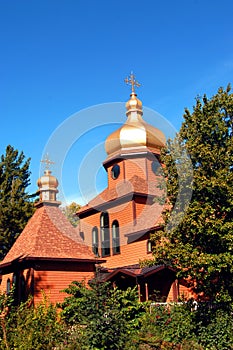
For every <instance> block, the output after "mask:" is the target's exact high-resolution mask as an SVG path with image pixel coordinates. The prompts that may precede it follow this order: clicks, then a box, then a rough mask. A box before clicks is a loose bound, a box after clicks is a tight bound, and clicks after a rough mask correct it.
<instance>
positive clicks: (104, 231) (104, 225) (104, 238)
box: [100, 212, 110, 256]
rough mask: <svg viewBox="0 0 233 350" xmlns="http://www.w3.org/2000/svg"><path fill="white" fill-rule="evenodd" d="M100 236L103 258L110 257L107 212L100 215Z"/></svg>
mask: <svg viewBox="0 0 233 350" xmlns="http://www.w3.org/2000/svg"><path fill="white" fill-rule="evenodd" d="M100 234H101V249H102V256H107V255H110V234H109V215H108V213H107V212H104V213H102V214H101V215H100Z"/></svg>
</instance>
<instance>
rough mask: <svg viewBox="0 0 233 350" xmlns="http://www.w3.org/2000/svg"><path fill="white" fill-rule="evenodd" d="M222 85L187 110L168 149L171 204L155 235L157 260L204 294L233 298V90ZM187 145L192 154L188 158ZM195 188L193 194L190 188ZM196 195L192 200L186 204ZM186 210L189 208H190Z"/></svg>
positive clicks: (220, 298)
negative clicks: (209, 96) (175, 270)
mask: <svg viewBox="0 0 233 350" xmlns="http://www.w3.org/2000/svg"><path fill="white" fill-rule="evenodd" d="M230 91H231V88H230V86H228V87H227V89H226V90H223V89H222V88H220V89H219V90H218V93H217V94H215V95H214V96H213V97H212V98H210V99H208V98H207V96H206V95H204V96H203V98H200V97H198V98H197V99H196V104H195V106H194V107H193V111H192V113H190V111H189V110H188V109H186V110H185V114H184V122H183V124H182V126H181V130H180V132H179V134H178V135H177V137H176V139H175V140H173V141H171V140H170V141H169V142H168V145H167V147H166V149H165V150H164V152H163V154H162V161H163V162H164V164H165V166H166V168H165V169H164V172H165V177H166V179H167V182H166V185H167V194H168V202H169V205H170V208H169V210H167V211H166V212H165V215H164V217H165V225H164V229H163V230H161V231H158V232H157V233H155V234H154V237H153V239H154V244H155V249H154V257H155V262H156V263H166V264H169V265H172V266H173V267H175V268H176V269H177V273H178V276H182V277H185V278H188V280H189V282H190V287H192V288H193V290H194V291H195V292H196V293H198V294H199V295H201V294H204V295H205V296H207V297H208V298H210V299H213V300H225V301H226V300H228V301H229V300H232V298H233V254H232V253H233V221H232V213H233V142H232V134H233V94H232V93H230ZM185 150H186V151H187V153H188V154H189V157H190V159H191V163H192V167H190V166H189V162H190V159H189V157H187V156H186V157H185V156H184V155H185ZM191 187H192V198H191V196H190V191H191ZM189 196H190V198H191V199H190V203H189V206H188V207H187V208H185V205H184V203H185V202H187V199H188V197H189ZM185 210H186V211H185Z"/></svg>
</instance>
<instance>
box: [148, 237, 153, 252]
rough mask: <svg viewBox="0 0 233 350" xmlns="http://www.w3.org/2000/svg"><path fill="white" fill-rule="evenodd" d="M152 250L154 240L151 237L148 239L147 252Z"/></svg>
mask: <svg viewBox="0 0 233 350" xmlns="http://www.w3.org/2000/svg"><path fill="white" fill-rule="evenodd" d="M151 252H152V242H151V240H150V239H148V241H147V253H151Z"/></svg>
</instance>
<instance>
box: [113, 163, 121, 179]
mask: <svg viewBox="0 0 233 350" xmlns="http://www.w3.org/2000/svg"><path fill="white" fill-rule="evenodd" d="M119 175H120V166H119V165H118V164H115V165H113V167H112V169H111V176H112V178H113V180H115V179H117V178H118V176H119Z"/></svg>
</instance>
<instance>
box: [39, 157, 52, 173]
mask: <svg viewBox="0 0 233 350" xmlns="http://www.w3.org/2000/svg"><path fill="white" fill-rule="evenodd" d="M41 163H44V164H45V170H49V168H50V165H51V164H54V162H52V161H51V160H50V159H49V155H48V153H47V154H46V155H45V157H44V159H43V160H41Z"/></svg>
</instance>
